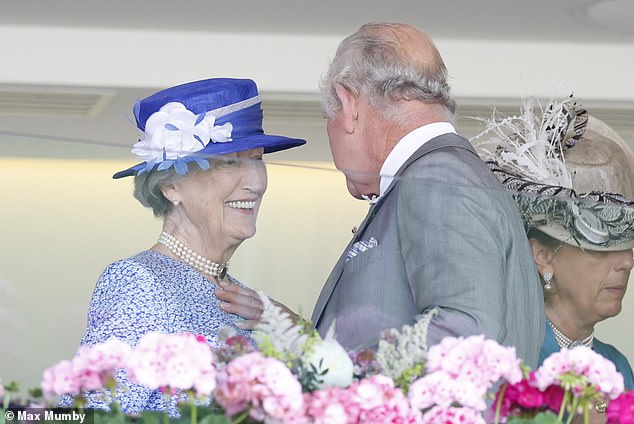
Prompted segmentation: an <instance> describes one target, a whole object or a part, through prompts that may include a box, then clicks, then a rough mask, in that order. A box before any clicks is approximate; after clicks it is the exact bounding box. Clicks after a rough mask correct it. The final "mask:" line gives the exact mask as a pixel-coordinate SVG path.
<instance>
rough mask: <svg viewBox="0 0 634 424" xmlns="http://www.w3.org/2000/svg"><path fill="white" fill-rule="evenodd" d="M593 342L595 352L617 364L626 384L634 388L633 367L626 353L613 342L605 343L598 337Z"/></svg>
mask: <svg viewBox="0 0 634 424" xmlns="http://www.w3.org/2000/svg"><path fill="white" fill-rule="evenodd" d="M593 343H594V350H595V352H597V353H599V354H601V356H603V357H605V358H607V359H609V360H610V361H612V362H613V363H614V365H615V366H616V369H617V371H619V372H620V373H621V374H623V377H624V378H625V380H626V381H625V386H626V387H627V388H629V389H634V374H633V373H632V367H631V366H630V363H629V361H628V360H627V358H626V357H625V355H623V354H622V353H621V351H619V350H618V349H617V348H616V347H614V346H612V345H611V344H608V343H604V342H602V341H601V340H598V339H596V338H595V339H594V342H593ZM628 380H629V381H628Z"/></svg>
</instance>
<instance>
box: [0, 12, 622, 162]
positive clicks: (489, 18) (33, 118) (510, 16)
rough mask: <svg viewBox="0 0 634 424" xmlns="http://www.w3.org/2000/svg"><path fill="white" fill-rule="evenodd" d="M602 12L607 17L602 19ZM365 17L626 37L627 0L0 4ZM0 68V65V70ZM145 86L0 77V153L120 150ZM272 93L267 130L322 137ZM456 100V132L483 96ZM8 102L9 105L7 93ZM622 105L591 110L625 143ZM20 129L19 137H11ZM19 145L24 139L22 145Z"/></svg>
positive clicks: (146, 26)
mask: <svg viewBox="0 0 634 424" xmlns="http://www.w3.org/2000/svg"><path fill="white" fill-rule="evenodd" d="M591 15H592V16H593V18H591ZM609 19H610V20H611V23H606V22H607V21H608V20H609ZM369 21H402V22H409V23H412V24H414V25H417V26H418V27H420V28H422V29H424V30H425V31H426V32H428V33H429V34H430V35H431V36H432V38H435V39H437V38H443V39H455V40H465V39H466V40H476V39H477V40H517V41H523V42H524V41H535V42H553V41H556V42H570V43H588V44H593V45H596V44H603V43H605V44H610V45H619V46H628V45H634V25H632V24H631V23H632V22H634V1H632V0H607V1H592V0H556V1H553V0H530V1H516V0H478V1H469V0H442V1H422V0H420V1H413V0H409V1H403V0H392V1H389V2H388V1H378V0H338V1H332V0H325V1H314V0H312V1H308V0H275V1H273V0H270V1H265V0H256V1H254V0H231V1H229V0H213V1H212V0H179V1H174V0H170V1H167V0H153V1H150V0H147V1H140V0H137V1H134V0H108V1H100V2H97V1H87V0H60V1H55V2H52V1H48V0H20V1H16V2H9V1H3V2H2V3H1V4H0V26H16V27H20V26H44V27H64V28H93V29H94V28H107V29H133V30H137V31H149V30H152V31H155V30H160V31H197V32H201V31H202V32H230V33H236V32H243V33H248V34H253V35H254V37H257V36H258V34H262V33H267V34H284V35H303V34H318V35H332V36H336V37H338V38H340V37H343V36H345V35H347V34H349V33H351V32H352V31H354V30H355V29H356V28H357V27H358V26H359V25H361V24H362V23H364V22H369ZM5 42H6V41H5ZM25 54H28V53H27V52H25ZM1 73H2V71H1V69H0V77H1ZM2 87H4V89H5V91H9V92H11V91H12V90H13V91H17V92H26V93H27V97H28V93H31V95H32V97H35V98H36V100H37V99H38V98H42V97H46V95H47V93H48V95H51V96H52V100H53V101H54V102H55V103H56V104H57V105H59V103H60V101H61V100H60V98H59V97H55V96H56V95H57V94H59V93H62V94H63V95H65V96H66V95H68V94H69V93H70V98H71V100H69V101H70V102H74V101H79V102H83V101H87V102H88V104H82V105H80V106H78V111H75V110H74V109H73V108H74V107H76V105H71V106H70V108H71V109H70V111H69V110H62V111H61V112H60V110H59V107H58V110H57V111H56V112H55V113H47V112H46V111H38V110H33V111H31V112H29V111H28V110H26V111H22V112H20V113H16V112H15V110H14V111H4V112H3V109H2V101H3V96H2V93H1V92H2ZM152 91H153V90H152V89H148V88H147V87H91V88H90V90H87V91H86V90H85V87H83V88H78V87H73V86H64V87H56V86H37V87H28V86H6V85H5V86H2V81H1V78H0V135H4V136H3V137H0V147H1V149H2V153H1V154H3V155H25V156H30V155H36V156H37V155H47V156H55V155H60V156H64V157H66V156H68V155H69V154H70V153H69V152H68V149H65V148H64V146H67V145H68V144H69V143H70V144H72V145H73V146H74V148H73V149H71V150H72V151H73V152H74V153H73V154H74V155H77V156H80V157H83V156H89V157H90V156H95V150H94V149H100V150H99V153H98V155H99V156H100V157H126V156H129V146H130V144H131V140H133V139H134V138H135V137H136V131H135V129H134V126H133V125H132V124H129V125H125V119H126V118H125V116H126V115H128V116H129V113H130V112H129V111H130V106H131V105H132V104H134V101H135V100H136V99H138V98H142V97H144V96H146V95H148V94H150V93H151V92H152ZM58 92H59V93H58ZM95 93H97V96H96V98H95V99H93V100H86V99H85V97H86V96H84V94H86V95H94V94H95ZM5 94H6V93H5ZM278 94H279V93H263V97H264V98H265V104H264V109H265V128H266V129H267V132H269V133H284V134H288V135H291V136H298V137H305V138H309V139H313V138H322V139H323V137H324V127H323V124H324V122H323V119H322V118H321V113H320V110H319V102H318V98H317V97H316V96H312V97H311V96H303V97H301V98H293V97H292V96H291V97H289V96H281V95H278ZM38 96H39V97H38ZM75 97H77V99H75ZM78 99H79V100H78ZM5 100H6V99H5ZM458 100H459V105H461V108H460V109H459V112H460V119H459V124H460V126H461V131H462V132H463V133H465V132H466V135H468V136H469V135H473V134H474V133H475V131H476V130H475V128H476V126H475V124H474V121H473V120H470V119H468V118H467V116H483V115H484V116H488V115H489V114H490V113H491V110H492V108H491V105H490V104H489V105H482V104H470V103H469V102H468V101H466V102H465V101H463V102H461V101H460V100H461V99H458ZM64 101H66V100H64ZM8 102H9V103H11V104H10V106H11V107H13V106H15V101H14V100H12V99H11V98H9V100H8ZM91 102H92V103H91ZM512 106H516V105H512ZM586 106H591V105H586ZM622 106H623V107H618V108H614V107H613V105H611V106H610V107H606V108H601V107H600V105H597V111H598V114H599V115H601V117H602V118H604V119H605V120H606V121H608V122H610V123H611V124H613V125H614V126H615V128H616V129H617V130H619V131H621V132H624V133H625V134H626V135H627V136H628V138H629V142H630V143H632V146H633V148H634V123H633V122H631V121H633V119H632V116H633V111H634V103H633V104H624V105H622ZM82 108H83V109H82ZM508 110H509V112H511V111H513V110H514V109H508ZM73 113H75V114H76V115H73ZM82 114H83V115H82ZM85 118H90V119H85ZM34 122H37V124H38V125H37V126H35V125H34V124H33V123H34ZM122 122H124V124H123V125H122ZM630 135H631V136H632V137H629V136H630ZM25 138H26V139H28V141H29V143H24V142H16V141H19V140H23V139H25ZM27 144H28V146H29V148H27V149H25V148H24V146H25V145H27ZM78 146H79V147H78ZM123 147H125V148H123ZM288 154H289V155H293V154H295V153H294V152H293V151H291V152H289V153H288ZM301 154H302V156H303V158H304V159H305V158H306V157H309V158H310V159H312V160H325V161H328V160H330V155H329V153H328V150H327V143H319V144H313V145H311V144H310V143H309V145H308V146H306V149H304V151H303V152H301ZM288 158H290V159H293V157H292V156H288Z"/></svg>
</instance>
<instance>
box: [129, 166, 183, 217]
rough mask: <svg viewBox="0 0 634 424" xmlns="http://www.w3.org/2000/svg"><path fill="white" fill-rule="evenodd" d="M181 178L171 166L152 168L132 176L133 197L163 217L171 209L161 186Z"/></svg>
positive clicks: (156, 214) (170, 204)
mask: <svg viewBox="0 0 634 424" xmlns="http://www.w3.org/2000/svg"><path fill="white" fill-rule="evenodd" d="M180 178H183V176H182V175H178V174H177V173H176V171H175V170H174V168H173V167H171V168H168V169H165V170H163V171H157V170H156V169H153V170H151V171H148V172H144V173H143V174H139V175H137V176H135V177H134V197H135V198H136V199H137V200H138V201H139V202H141V204H142V205H143V206H145V207H146V208H152V211H153V212H154V215H155V216H158V217H164V216H166V215H167V213H168V212H169V211H170V210H171V209H172V207H173V205H172V202H171V201H170V200H168V199H167V198H165V196H163V192H162V191H161V188H162V187H167V186H169V185H171V184H174V183H175V182H176V181H177V180H179V179H180Z"/></svg>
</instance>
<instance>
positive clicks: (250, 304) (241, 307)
mask: <svg viewBox="0 0 634 424" xmlns="http://www.w3.org/2000/svg"><path fill="white" fill-rule="evenodd" d="M219 284H220V287H219V288H216V297H217V298H218V299H220V301H221V302H220V308H222V310H224V311H225V312H229V313H232V314H236V315H238V316H240V317H242V318H244V321H239V322H237V323H236V327H239V328H242V329H245V330H253V329H254V328H255V326H256V325H257V324H258V322H260V318H261V317H262V312H263V311H264V305H263V304H262V300H260V296H258V294H257V293H256V292H255V291H254V290H251V289H249V288H246V287H240V286H239V285H237V284H232V283H229V282H227V281H220V283H219ZM271 302H272V303H273V304H274V305H275V306H277V307H279V308H282V309H283V310H284V311H285V312H287V313H288V314H289V315H290V317H291V319H292V320H293V321H294V322H297V321H298V320H299V319H300V317H299V316H298V315H297V314H296V313H295V312H293V311H291V310H290V309H289V308H287V307H286V306H285V305H283V304H282V303H280V302H278V301H276V300H273V299H271Z"/></svg>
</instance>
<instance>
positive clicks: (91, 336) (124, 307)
mask: <svg viewBox="0 0 634 424" xmlns="http://www.w3.org/2000/svg"><path fill="white" fill-rule="evenodd" d="M227 279H228V280H229V281H231V282H233V283H236V284H240V285H242V284H241V283H239V282H238V281H237V280H235V279H233V278H232V277H230V276H227ZM215 288H216V286H215V285H214V284H213V283H212V282H211V281H209V280H208V279H207V278H205V277H204V276H203V274H201V273H199V272H198V271H196V270H195V269H193V268H191V267H189V266H188V265H186V264H184V263H182V262H180V261H177V260H175V259H172V258H170V257H168V256H165V255H163V254H161V253H158V252H155V251H151V250H147V251H144V252H141V253H138V254H137V255H135V256H132V257H131V258H128V259H123V260H120V261H117V262H114V263H112V264H110V265H109V266H108V267H107V268H106V269H105V270H104V272H103V273H102V274H101V277H100V278H99V281H98V282H97V286H96V288H95V291H94V293H93V296H92V301H91V303H90V308H89V310H88V322H87V326H86V334H85V335H84V337H83V339H82V340H81V344H82V345H94V344H97V343H102V342H105V341H106V340H108V338H110V337H112V336H114V337H117V338H118V339H120V340H123V341H126V342H128V343H129V344H130V345H132V346H135V345H136V344H137V342H138V341H139V339H140V338H141V337H142V336H143V335H144V334H146V333H148V332H151V331H159V332H164V333H180V332H190V333H193V334H200V335H204V336H205V337H206V338H207V340H208V341H209V342H210V343H211V344H212V345H213V346H217V345H218V338H217V337H218V332H219V331H220V330H221V329H223V328H226V327H229V328H231V329H233V330H234V331H235V332H236V333H237V334H242V335H245V336H247V337H248V338H249V339H251V331H247V330H241V329H239V328H237V327H235V325H234V324H235V323H236V321H238V320H240V318H239V317H238V316H237V315H234V314H229V313H227V312H225V311H223V310H222V309H220V300H219V299H218V298H217V297H216V295H215V294H214V291H215ZM117 377H118V380H119V384H120V385H121V386H122V387H123V388H122V390H119V391H118V393H117V398H118V401H119V404H120V406H121V409H122V410H123V412H126V413H138V412H140V411H144V410H156V411H164V410H165V409H166V400H165V397H164V395H163V394H162V393H160V392H158V391H155V390H150V389H147V388H145V387H143V386H139V385H134V384H131V383H129V382H128V380H127V378H126V375H125V372H124V371H121V372H119V374H118V376H117ZM89 397H90V401H89V404H88V407H91V408H97V409H107V408H108V406H107V405H108V403H109V402H110V401H109V399H103V395H102V394H95V395H94V396H89ZM175 402H176V396H173V397H172V399H171V400H170V403H171V405H170V407H169V412H170V415H177V412H176V408H175ZM72 403H73V399H72V398H71V397H69V396H66V397H64V398H62V399H61V401H60V406H70V405H72Z"/></svg>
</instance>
